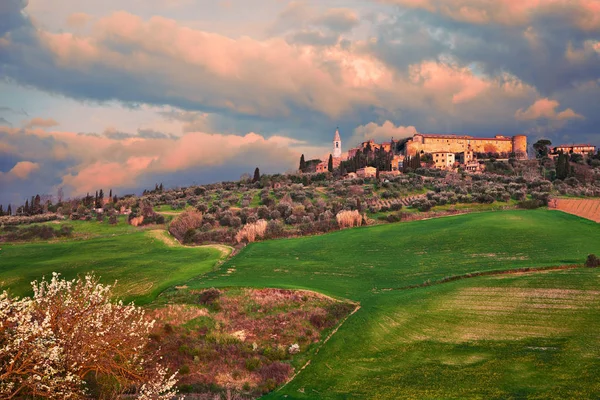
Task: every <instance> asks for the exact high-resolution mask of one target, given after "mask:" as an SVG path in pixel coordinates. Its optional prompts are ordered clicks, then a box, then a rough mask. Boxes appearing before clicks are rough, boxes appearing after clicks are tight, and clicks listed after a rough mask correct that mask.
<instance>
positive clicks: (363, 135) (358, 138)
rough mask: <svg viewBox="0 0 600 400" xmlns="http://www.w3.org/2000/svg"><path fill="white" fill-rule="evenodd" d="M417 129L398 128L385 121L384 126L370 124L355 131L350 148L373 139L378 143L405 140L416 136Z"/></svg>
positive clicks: (409, 127) (412, 127) (410, 127)
mask: <svg viewBox="0 0 600 400" xmlns="http://www.w3.org/2000/svg"><path fill="white" fill-rule="evenodd" d="M417 133H418V132H417V128H415V127H414V126H396V125H394V123H393V122H391V121H385V122H384V123H383V124H382V125H378V124H377V123H375V122H369V123H368V124H366V125H360V126H358V127H357V128H356V129H354V133H353V135H352V137H351V138H350V140H349V141H348V143H349V145H350V146H356V145H358V144H359V143H362V142H365V141H367V140H370V139H373V140H375V141H376V142H387V141H390V139H392V138H393V139H395V140H398V139H404V138H408V137H412V136H414V135H416V134H417Z"/></svg>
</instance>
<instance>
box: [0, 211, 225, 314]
mask: <svg viewBox="0 0 600 400" xmlns="http://www.w3.org/2000/svg"><path fill="white" fill-rule="evenodd" d="M64 223H65V224H66V223H68V224H70V225H73V226H74V238H73V239H71V240H64V239H61V240H55V241H52V242H42V241H37V242H32V243H20V244H8V243H4V244H2V246H1V250H0V290H4V289H7V288H8V289H9V291H10V292H11V293H12V294H14V295H18V296H24V295H29V294H31V282H32V281H34V280H40V279H41V278H42V277H43V276H45V277H46V278H49V277H50V276H51V275H52V272H59V273H61V274H62V276H64V277H66V278H69V279H71V278H75V277H76V276H77V275H83V274H85V273H87V272H94V273H95V274H96V275H97V276H99V277H100V278H101V281H102V282H104V283H111V284H112V283H114V281H115V280H117V281H118V282H117V286H116V290H115V292H116V294H117V295H118V296H119V298H121V299H123V300H124V301H127V302H129V301H135V302H136V304H146V303H149V302H151V301H152V300H154V299H155V298H156V296H158V294H159V293H160V292H162V291H163V290H165V289H166V288H168V287H171V286H173V285H177V284H181V283H182V282H185V281H186V280H188V279H191V278H193V277H195V276H197V275H200V274H203V273H205V272H207V271H210V270H212V269H213V267H214V266H215V264H216V263H217V262H218V261H219V260H220V259H221V258H222V253H221V252H220V251H219V250H217V249H213V248H207V247H199V248H184V247H179V246H172V245H171V246H169V245H168V243H165V240H164V238H163V232H162V231H153V230H147V229H146V230H143V229H137V228H135V227H132V226H130V225H127V223H126V222H124V221H120V222H119V224H118V225H116V226H111V225H108V223H106V222H104V223H98V222H95V221H88V222H84V221H73V222H72V221H69V222H64Z"/></svg>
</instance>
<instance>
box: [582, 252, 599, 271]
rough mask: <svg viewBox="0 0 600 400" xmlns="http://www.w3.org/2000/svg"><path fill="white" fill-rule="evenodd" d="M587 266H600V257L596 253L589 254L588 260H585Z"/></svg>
mask: <svg viewBox="0 0 600 400" xmlns="http://www.w3.org/2000/svg"><path fill="white" fill-rule="evenodd" d="M585 266H586V267H588V268H597V267H600V258H598V257H597V256H596V255H595V254H590V255H588V256H587V260H585Z"/></svg>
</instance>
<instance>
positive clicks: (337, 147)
mask: <svg viewBox="0 0 600 400" xmlns="http://www.w3.org/2000/svg"><path fill="white" fill-rule="evenodd" d="M341 156H342V139H341V138H340V130H339V128H336V130H335V136H334V137H333V157H334V158H340V157H341Z"/></svg>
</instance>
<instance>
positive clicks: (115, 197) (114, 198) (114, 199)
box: [113, 194, 119, 203]
mask: <svg viewBox="0 0 600 400" xmlns="http://www.w3.org/2000/svg"><path fill="white" fill-rule="evenodd" d="M117 201H119V198H118V197H117V195H116V194H115V195H114V196H113V203H116V202H117Z"/></svg>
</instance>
